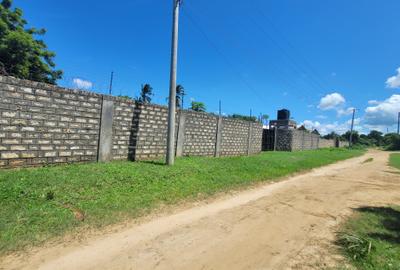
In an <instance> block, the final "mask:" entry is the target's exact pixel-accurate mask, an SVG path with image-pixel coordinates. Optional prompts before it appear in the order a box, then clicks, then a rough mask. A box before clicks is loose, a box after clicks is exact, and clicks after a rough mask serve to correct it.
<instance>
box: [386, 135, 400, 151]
mask: <svg viewBox="0 0 400 270" xmlns="http://www.w3.org/2000/svg"><path fill="white" fill-rule="evenodd" d="M383 142H384V144H385V146H386V149H387V150H391V151H395V150H400V135H398V134H396V133H388V134H385V136H384V137H383Z"/></svg>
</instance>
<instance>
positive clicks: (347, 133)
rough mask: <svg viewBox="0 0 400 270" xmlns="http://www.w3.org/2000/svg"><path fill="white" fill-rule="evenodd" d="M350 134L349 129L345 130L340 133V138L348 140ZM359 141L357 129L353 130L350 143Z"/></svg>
mask: <svg viewBox="0 0 400 270" xmlns="http://www.w3.org/2000/svg"><path fill="white" fill-rule="evenodd" d="M350 134H351V131H350V130H349V131H347V132H346V133H345V134H343V135H342V138H343V139H345V140H346V141H350ZM359 141H360V135H359V134H358V132H357V131H353V136H352V144H358V143H359Z"/></svg>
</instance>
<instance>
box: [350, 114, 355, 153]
mask: <svg viewBox="0 0 400 270" xmlns="http://www.w3.org/2000/svg"><path fill="white" fill-rule="evenodd" d="M355 115H356V109H353V117H352V118H351V129H350V140H349V147H352V146H353V130H354V116H355Z"/></svg>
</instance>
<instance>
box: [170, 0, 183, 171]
mask: <svg viewBox="0 0 400 270" xmlns="http://www.w3.org/2000/svg"><path fill="white" fill-rule="evenodd" d="M180 4H181V0H173V23H172V24H173V26H172V48H171V71H170V72H171V73H170V84H169V104H168V136H167V165H174V162H175V113H176V72H177V65H178V33H179V30H178V28H179V7H180Z"/></svg>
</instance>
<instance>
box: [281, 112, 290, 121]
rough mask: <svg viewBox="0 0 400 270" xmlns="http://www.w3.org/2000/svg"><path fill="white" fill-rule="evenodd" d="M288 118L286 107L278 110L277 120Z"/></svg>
mask: <svg viewBox="0 0 400 270" xmlns="http://www.w3.org/2000/svg"><path fill="white" fill-rule="evenodd" d="M289 119H290V111H289V110H286V109H282V110H279V111H278V120H289Z"/></svg>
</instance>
